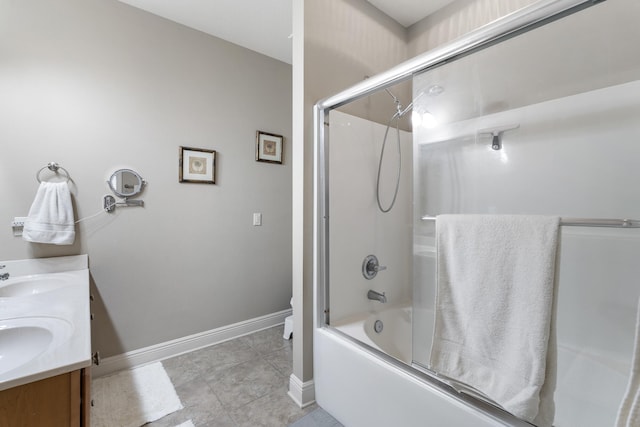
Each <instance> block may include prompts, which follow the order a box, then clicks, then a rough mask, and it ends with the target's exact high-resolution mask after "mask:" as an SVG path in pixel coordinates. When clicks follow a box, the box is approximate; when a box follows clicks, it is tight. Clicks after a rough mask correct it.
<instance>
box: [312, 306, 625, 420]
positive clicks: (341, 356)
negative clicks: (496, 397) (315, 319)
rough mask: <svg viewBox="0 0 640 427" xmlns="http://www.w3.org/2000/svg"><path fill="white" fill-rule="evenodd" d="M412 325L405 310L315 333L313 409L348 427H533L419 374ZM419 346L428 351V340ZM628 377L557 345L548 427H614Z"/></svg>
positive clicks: (425, 316)
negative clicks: (316, 354)
mask: <svg viewBox="0 0 640 427" xmlns="http://www.w3.org/2000/svg"><path fill="white" fill-rule="evenodd" d="M418 316H419V319H420V323H421V325H422V328H423V329H422V330H423V331H424V332H425V333H427V335H429V332H430V331H432V330H433V324H432V323H431V324H429V323H426V324H425V322H428V321H429V320H431V321H432V320H433V311H432V310H421V312H419V313H418ZM412 318H413V312H412V308H411V306H410V305H397V306H388V307H385V309H384V310H380V311H374V312H370V313H364V314H360V315H355V316H351V317H349V318H345V319H341V320H339V321H337V322H333V325H332V327H323V328H318V329H317V330H316V335H315V339H316V344H315V345H316V346H317V350H318V352H319V353H320V354H322V355H323V356H322V357H316V359H315V361H314V363H315V366H316V376H315V378H316V399H317V401H318V403H319V405H320V406H322V407H323V408H325V409H326V410H328V411H329V412H330V413H331V414H332V415H334V416H335V417H336V418H337V419H338V420H339V421H340V422H341V423H343V424H344V425H346V426H349V427H351V426H356V427H357V426H389V425H398V426H403V427H404V426H414V425H415V426H424V425H433V426H445V425H446V426H452V427H455V426H474V427H475V426H531V424H528V423H526V422H524V421H521V420H519V419H517V418H515V417H513V416H511V415H510V414H508V413H506V412H504V411H502V410H500V409H498V408H497V407H495V406H494V405H492V404H491V402H490V401H489V400H487V399H485V398H484V397H483V396H480V395H478V394H476V393H475V392H474V391H473V390H470V389H465V388H464V386H462V385H460V384H455V385H454V387H449V386H448V385H447V384H444V383H441V382H440V381H438V380H435V379H434V378H435V376H434V374H433V373H431V372H430V371H428V370H427V369H426V368H425V366H426V364H427V363H426V361H427V360H428V354H418V352H417V353H416V355H414V354H413V353H412V344H411V343H412V336H411V331H412ZM376 322H379V323H378V327H377V328H376ZM421 340H422V342H423V343H425V342H429V343H430V341H431V337H430V336H428V337H421ZM425 348H426V347H425ZM418 361H419V363H416V362H418ZM628 369H629V368H628V363H625V362H624V361H617V362H616V361H615V359H612V358H611V357H605V356H602V355H600V356H599V355H598V354H597V353H595V352H593V351H585V350H584V349H577V348H573V347H571V346H569V345H566V344H564V343H563V342H559V343H558V379H557V388H556V392H555V402H556V417H555V422H554V426H556V427H572V426H593V427H600V426H604V425H613V424H614V421H615V417H616V413H617V408H618V405H619V402H620V401H621V399H622V392H623V391H624V390H625V385H626V381H627V375H626V373H627V372H628ZM328 373H331V374H330V375H328ZM594 384H597V387H595V386H594ZM456 390H457V391H456ZM594 390H597V391H598V392H597V393H594ZM427 419H428V420H429V422H430V424H425V420H427Z"/></svg>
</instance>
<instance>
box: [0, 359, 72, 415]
mask: <svg viewBox="0 0 640 427" xmlns="http://www.w3.org/2000/svg"><path fill="white" fill-rule="evenodd" d="M81 401H82V372H81V370H78V371H74V372H70V373H68V374H62V375H58V376H55V377H51V378H47V379H44V380H40V381H36V382H33V383H29V384H25V385H22V386H18V387H14V388H10V389H8V390H3V391H0V427H61V426H69V427H81V424H80V422H81V414H82V408H81Z"/></svg>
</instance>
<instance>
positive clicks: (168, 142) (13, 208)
mask: <svg viewBox="0 0 640 427" xmlns="http://www.w3.org/2000/svg"><path fill="white" fill-rule="evenodd" d="M291 96H292V95H291V66H289V65H288V64H285V63H282V62H279V61H276V60H273V59H270V58H267V57H265V56H263V55H260V54H257V53H254V52H252V51H249V50H247V49H244V48H241V47H238V46H235V45H233V44H230V43H227V42H225V41H222V40H220V39H217V38H214V37H211V36H208V35H205V34H203V33H200V32H198V31H194V30H191V29H188V28H186V27H183V26H180V25H177V24H175V23H172V22H169V21H166V20H164V19H161V18H158V17H155V16H153V15H150V14H148V13H146V12H142V11H139V10H137V9H134V8H131V7H129V6H126V5H124V4H121V3H119V2H117V1H115V0H63V1H56V2H51V1H48V0H31V1H29V2H25V1H22V0H0V141H1V146H2V152H1V155H0V156H1V157H0V196H1V197H2V202H1V203H0V224H3V227H2V228H0V259H22V258H34V257H46V256H59V255H71V254H80V253H87V254H89V259H90V265H91V274H92V278H93V286H94V289H93V292H94V294H97V295H96V296H97V299H98V301H97V304H96V305H97V306H96V308H95V311H96V320H95V321H94V331H93V332H94V335H93V342H94V347H95V348H97V349H99V350H100V351H101V353H102V355H103V356H110V355H115V354H120V353H123V352H127V351H131V350H134V349H139V348H143V347H146V346H149V345H153V344H157V343H161V342H165V341H168V340H172V339H176V338H180V337H183V336H186V335H190V334H194V333H198V332H202V331H206V330H210V329H214V328H218V327H221V326H225V325H228V324H231V323H235V322H239V321H243V320H247V319H251V318H255V317H259V316H263V315H266V314H270V313H274V312H277V311H280V310H284V309H287V308H289V299H290V297H291V155H290V153H291V150H290V149H291V114H292V111H291ZM256 130H263V131H267V132H272V133H277V134H281V135H284V137H285V153H284V164H283V165H272V164H267V163H258V162H256V161H255V160H254V158H255V154H254V150H255V132H256ZM180 145H184V146H191V147H199V148H206V149H214V150H217V151H218V159H217V161H218V170H217V184H216V185H204V184H181V183H178V147H179V146H180ZM49 161H56V162H59V163H60V164H61V165H62V166H63V167H64V168H66V169H67V170H68V171H69V173H70V174H71V177H72V178H73V194H74V202H75V208H76V217H77V218H80V217H85V216H89V215H92V214H94V213H96V212H98V211H99V210H100V208H101V205H102V196H103V195H104V194H106V193H108V192H109V191H108V188H107V185H106V183H105V181H106V179H107V178H108V176H109V175H110V174H111V173H112V172H113V171H114V170H115V169H117V168H120V167H130V168H133V169H135V170H137V171H138V172H139V173H140V174H141V175H142V176H143V177H144V178H145V179H146V180H147V181H148V183H149V184H148V186H147V188H146V189H145V191H144V193H143V194H142V196H141V198H142V199H143V200H144V201H145V207H144V208H122V209H118V210H117V211H116V213H115V214H111V215H107V214H103V215H99V216H97V217H95V218H92V219H88V220H87V221H85V222H82V223H81V224H79V225H77V226H76V231H77V238H76V243H75V244H74V245H73V246H61V247H55V246H51V245H42V244H31V243H27V242H25V241H23V240H22V239H21V238H19V237H13V235H12V233H11V228H10V226H9V224H10V221H11V219H12V218H13V217H14V216H25V215H26V214H27V212H28V210H29V206H30V205H31V202H32V200H33V196H34V195H35V191H36V189H37V185H38V184H37V182H36V180H35V173H36V172H37V170H38V169H39V168H41V167H42V166H44V165H45V164H46V163H47V162H49ZM253 212H262V213H263V226H262V227H254V226H252V213H253Z"/></svg>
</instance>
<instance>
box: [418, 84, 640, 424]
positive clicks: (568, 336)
mask: <svg viewBox="0 0 640 427" xmlns="http://www.w3.org/2000/svg"><path fill="white" fill-rule="evenodd" d="M417 81H418V82H419V81H420V78H418V79H417ZM421 87H423V86H422V85H420V83H417V84H416V90H419V88H421ZM638 99H640V81H635V82H632V83H627V84H623V85H619V86H614V87H611V88H606V89H599V90H596V91H592V92H588V93H583V94H580V95H574V96H570V97H565V98H561V99H557V100H553V101H548V102H544V103H540V104H536V105H532V106H528V107H523V108H518V109H514V110H509V111H506V112H503V113H498V114H494V115H489V116H484V117H481V118H478V119H474V120H468V121H465V122H459V123H454V124H451V125H449V126H446V125H445V126H444V127H443V128H441V129H440V132H441V133H440V134H438V132H435V133H434V132H433V131H429V130H426V129H417V130H416V141H417V143H418V145H417V146H416V147H415V152H414V156H415V162H416V166H415V167H416V168H417V169H418V171H419V172H418V173H417V175H416V177H415V180H416V181H415V182H416V186H417V188H416V212H415V216H416V218H417V223H416V226H415V230H416V236H415V239H416V241H420V242H422V243H423V244H424V246H423V249H424V247H426V246H428V245H429V242H430V241H431V239H432V237H433V234H432V233H433V223H432V222H430V223H429V224H427V223H425V222H423V221H420V220H419V218H420V216H422V215H424V214H426V213H429V214H433V215H435V214H439V213H490V214H491V213H493V214H500V213H508V214H545V215H553V214H559V215H562V216H565V217H584V218H626V217H629V218H640V203H639V202H638V200H637V198H634V197H629V192H628V187H626V186H625V185H621V183H624V182H637V180H640V173H638V169H637V167H636V160H637V159H639V158H640V146H638V144H636V143H635V141H636V140H637V139H638V137H640V126H638V124H637V120H635V117H638V115H640V103H638ZM481 123H482V124H481ZM500 123H518V124H519V125H520V128H519V129H517V130H515V131H513V132H512V133H510V134H505V136H504V137H503V144H504V147H503V149H502V150H500V151H494V150H492V149H491V146H490V142H491V139H490V138H487V137H486V136H484V137H476V136H475V135H476V129H479V128H482V127H485V126H487V127H491V125H494V126H495V125H498V124H500ZM447 130H448V131H450V132H451V133H450V134H449V138H450V139H448V140H445V141H442V140H441V139H439V138H438V137H439V136H442V134H444V133H447ZM470 135H473V136H470ZM434 139H435V142H434ZM438 141H439V142H438ZM418 195H419V196H418ZM638 253H640V230H638V229H607V228H586V227H568V226H567V227H562V228H561V245H560V257H559V263H558V266H557V268H558V270H559V275H558V306H557V330H558V347H559V359H558V362H559V366H558V381H557V389H556V408H557V409H556V422H557V425H558V426H573V425H579V426H585V427H588V426H593V427H597V426H603V425H613V423H614V421H615V416H616V412H617V409H618V405H619V404H620V402H621V400H622V396H623V394H624V391H625V387H626V384H627V378H628V375H629V372H630V365H631V359H630V357H631V354H632V350H633V336H634V335H633V334H634V326H635V313H636V309H637V306H636V303H637V301H638V297H639V296H640V294H639V290H638V285H637V277H640V266H638V263H637V262H636V261H635V259H636V254H638ZM419 258H420V257H419V256H418V259H419ZM416 262H423V261H416ZM417 271H419V270H417ZM426 272H427V273H426V274H424V275H419V276H418V277H416V281H415V285H416V287H417V289H416V291H417V293H418V294H419V295H421V298H420V299H419V300H416V301H414V302H415V304H416V305H417V306H416V307H415V309H414V322H415V324H425V323H428V322H430V321H431V318H429V319H422V318H421V317H420V314H421V313H425V314H426V315H428V316H432V314H431V313H432V311H429V310H432V309H433V295H434V294H435V292H434V291H435V283H434V276H433V271H431V270H429V269H427V270H426ZM419 330H420V329H419V328H414V332H416V335H414V354H413V355H414V361H415V362H417V363H419V364H420V365H422V366H428V365H429V353H430V344H431V343H424V342H421V341H420V335H419Z"/></svg>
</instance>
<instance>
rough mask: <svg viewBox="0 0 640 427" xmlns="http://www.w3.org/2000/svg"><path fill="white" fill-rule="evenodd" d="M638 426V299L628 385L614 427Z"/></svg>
mask: <svg viewBox="0 0 640 427" xmlns="http://www.w3.org/2000/svg"><path fill="white" fill-rule="evenodd" d="M637 426H640V301H638V314H637V318H636V336H635V342H634V344H633V357H632V360H631V375H630V377H629V385H628V386H627V391H626V392H625V394H624V398H623V399H622V404H621V405H620V409H619V410H618V417H617V419H616V427H637Z"/></svg>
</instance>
